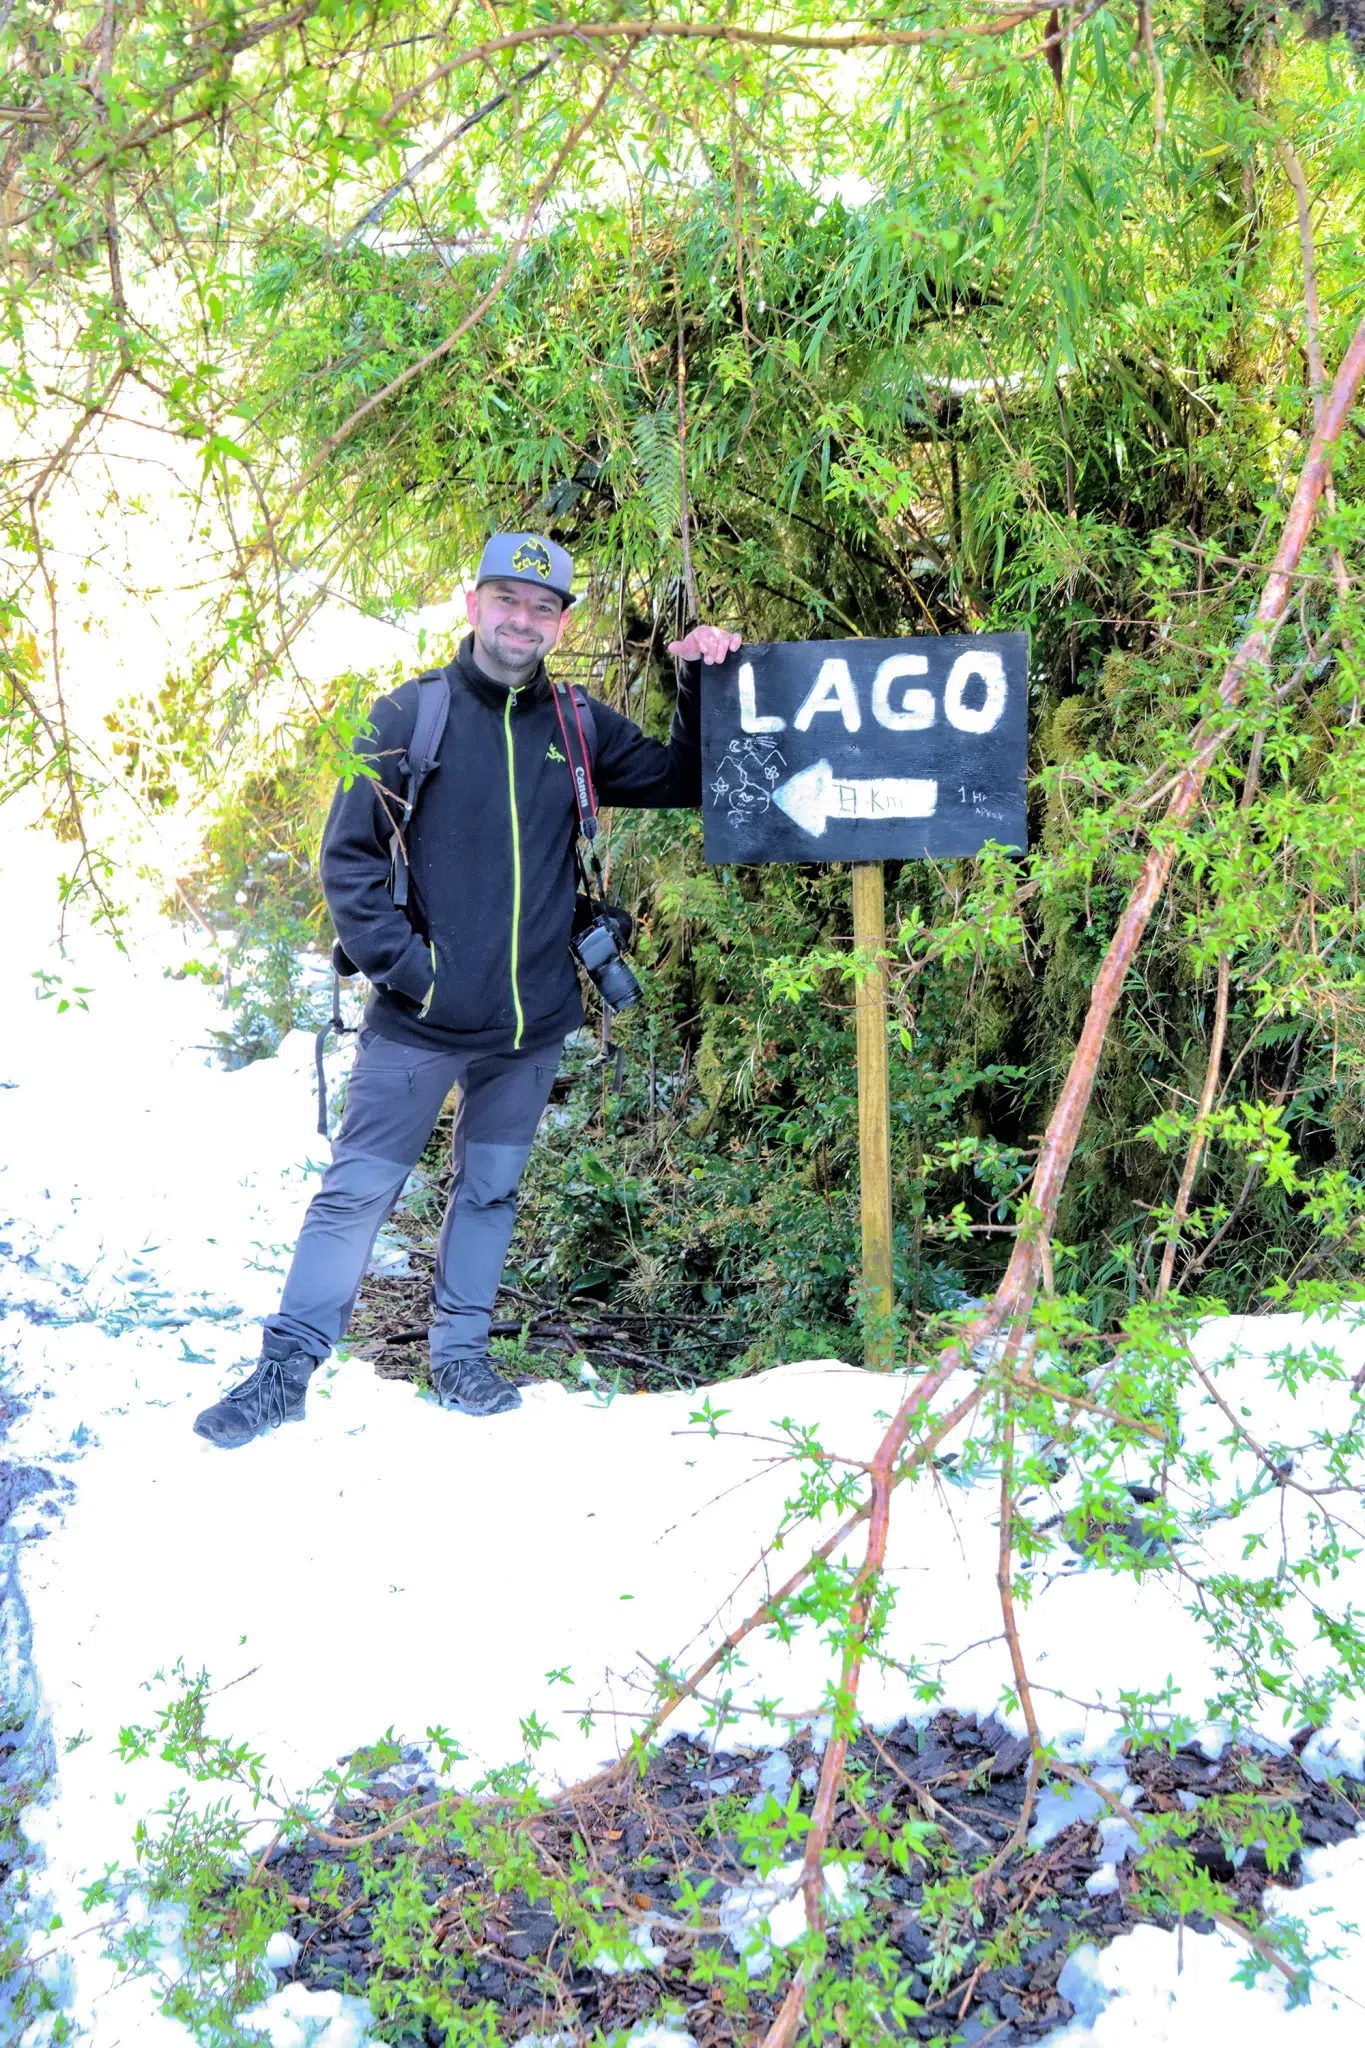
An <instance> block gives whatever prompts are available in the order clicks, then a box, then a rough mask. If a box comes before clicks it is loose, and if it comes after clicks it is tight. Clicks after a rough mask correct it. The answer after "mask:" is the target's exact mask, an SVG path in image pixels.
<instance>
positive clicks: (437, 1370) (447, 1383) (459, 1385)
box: [431, 1358, 521, 1415]
mask: <svg viewBox="0 0 1365 2048" xmlns="http://www.w3.org/2000/svg"><path fill="white" fill-rule="evenodd" d="M431 1384H432V1387H433V1388H434V1390H435V1394H436V1398H437V1400H438V1401H439V1402H440V1404H441V1406H442V1407H443V1408H458V1409H459V1411H460V1413H461V1415H502V1414H504V1413H505V1412H506V1411H507V1409H509V1408H520V1406H521V1395H520V1394H519V1393H518V1392H517V1390H516V1388H515V1387H512V1386H509V1385H508V1383H507V1381H506V1380H503V1379H499V1378H498V1375H497V1374H496V1373H495V1372H494V1370H493V1368H492V1366H491V1365H490V1364H489V1363H488V1360H487V1359H486V1358H457V1359H455V1360H454V1361H453V1362H452V1363H451V1364H449V1365H433V1366H432V1368H431Z"/></svg>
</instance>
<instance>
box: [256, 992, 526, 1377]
mask: <svg viewBox="0 0 1365 2048" xmlns="http://www.w3.org/2000/svg"><path fill="white" fill-rule="evenodd" d="M562 1050H563V1046H562V1043H556V1044H553V1045H548V1046H543V1047H541V1048H540V1049H539V1050H532V1051H528V1052H517V1053H483V1054H478V1053H447V1052H429V1051H427V1050H426V1048H425V1047H422V1046H414V1045H400V1044H398V1043H397V1042H396V1041H395V1040H394V1039H390V1038H383V1037H381V1036H380V1034H379V1033H378V1032H377V1031H374V1030H372V1029H371V1028H370V1026H369V1025H367V1024H362V1026H361V1027H360V1033H359V1036H358V1037H357V1039H356V1055H355V1065H354V1067H353V1068H352V1069H351V1079H350V1085H349V1087H348V1089H347V1094H346V1108H345V1111H344V1112H343V1115H342V1119H341V1129H340V1131H339V1133H338V1135H337V1138H336V1142H335V1144H334V1145H333V1147H332V1163H331V1165H330V1166H329V1167H328V1169H327V1171H326V1173H324V1175H323V1176H322V1186H321V1187H320V1188H319V1190H318V1192H317V1193H316V1194H315V1195H314V1197H313V1199H312V1201H311V1202H310V1203H309V1205H308V1213H307V1215H306V1216H305V1217H304V1219H303V1229H302V1230H301V1232H300V1233H299V1241H298V1245H297V1247H296V1249H295V1252H294V1262H293V1264H292V1265H291V1266H290V1268H289V1278H288V1279H287V1280H286V1281H285V1283H284V1294H283V1297H282V1298H281V1301H280V1307H279V1313H278V1314H277V1315H273V1316H270V1317H268V1318H267V1320H266V1325H265V1327H266V1330H267V1331H268V1332H269V1333H270V1334H271V1335H273V1336H279V1337H288V1338H292V1339H293V1341H294V1342H295V1343H296V1344H300V1345H302V1346H303V1348H304V1350H305V1351H307V1352H309V1353H311V1355H312V1356H313V1357H314V1358H317V1359H323V1358H326V1356H327V1354H328V1353H329V1352H330V1351H331V1350H332V1348H333V1346H334V1345H335V1344H336V1342H337V1339H338V1338H339V1337H341V1336H342V1335H343V1334H344V1332H345V1329H346V1326H347V1324H348V1323H349V1322H350V1320H351V1311H352V1309H353V1308H354V1307H355V1301H356V1296H357V1295H358V1294H359V1292H360V1283H361V1281H362V1280H363V1278H364V1277H365V1268H366V1266H367V1265H368V1264H369V1259H370V1252H371V1249H372V1247H373V1245H374V1240H375V1233H376V1232H377V1231H378V1229H379V1226H380V1224H381V1223H383V1222H384V1220H385V1218H386V1217H387V1216H388V1214H389V1211H390V1210H391V1209H392V1208H393V1205H394V1203H395V1202H396V1201H397V1200H398V1197H399V1195H400V1194H401V1193H402V1191H403V1184H404V1182H405V1181H406V1180H407V1177H408V1175H409V1173H410V1172H411V1171H412V1169H413V1167H414V1166H415V1165H416V1164H417V1161H418V1160H419V1159H420V1158H421V1156H422V1152H423V1150H424V1148H425V1146H426V1142H427V1139H428V1138H429V1137H430V1136H431V1133H432V1130H433V1129H434V1127H435V1124H436V1119H437V1117H438V1116H439V1115H440V1113H441V1107H442V1104H443V1103H444V1102H445V1099H446V1097H447V1095H448V1094H449V1093H450V1090H451V1089H452V1088H453V1087H457V1086H458V1088H459V1091H460V1100H459V1107H458V1109H457V1110H456V1113H455V1134H454V1144H453V1147H452V1155H453V1165H454V1169H455V1185H454V1187H453V1189H452V1190H451V1196H450V1203H449V1206H448V1208H447V1209H446V1213H445V1221H444V1223H443V1224H442V1225H441V1236H440V1241H439V1244H438V1246H437V1251H436V1275H435V1279H434V1282H433V1285H432V1300H433V1304H434V1309H435V1316H434V1320H433V1323H432V1328H431V1355H432V1361H433V1363H434V1364H436V1365H445V1364H448V1363H449V1362H450V1361H452V1360H454V1359H463V1358H479V1357H482V1355H483V1353H484V1352H485V1351H486V1350H487V1347H488V1324H489V1320H490V1318H491V1316H492V1312H493V1299H494V1296H495V1295H496V1294H497V1291H498V1282H499V1280H500V1279H501V1278H502V1268H503V1262H504V1261H505V1259H506V1257H507V1247H508V1245H509V1244H510V1243H511V1239H512V1226H513V1224H514V1223H515V1222H516V1220H517V1184H518V1182H519V1181H520V1179H521V1174H522V1168H523V1167H524V1166H525V1164H526V1161H527V1158H528V1156H529V1155H530V1151H531V1143H532V1140H533V1139H534V1137H535V1134H536V1126H537V1125H538V1124H539V1122H540V1117H541V1112H542V1111H543V1109H544V1107H545V1104H546V1103H547V1102H548V1100H549V1097H550V1084H551V1082H552V1081H553V1080H554V1077H555V1073H556V1070H557V1069H558V1066H559V1055H560V1053H561V1051H562Z"/></svg>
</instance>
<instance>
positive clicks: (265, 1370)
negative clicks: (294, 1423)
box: [223, 1358, 296, 1425]
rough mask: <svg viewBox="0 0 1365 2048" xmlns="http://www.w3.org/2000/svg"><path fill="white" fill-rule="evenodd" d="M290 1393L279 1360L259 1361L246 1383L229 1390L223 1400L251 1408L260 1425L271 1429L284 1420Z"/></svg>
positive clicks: (267, 1359)
mask: <svg viewBox="0 0 1365 2048" xmlns="http://www.w3.org/2000/svg"><path fill="white" fill-rule="evenodd" d="M294 1391H296V1390H295V1389H293V1388H292V1387H291V1386H290V1384H289V1381H288V1380H287V1379H286V1377H285V1371H284V1367H283V1365H282V1364H281V1362H280V1360H279V1359H278V1358H263V1359H262V1360H261V1362H260V1364H259V1365H258V1366H257V1367H256V1370H255V1371H254V1372H253V1373H252V1375H251V1377H250V1379H246V1380H243V1381H242V1384H241V1386H240V1387H232V1388H230V1389H229V1390H228V1392H227V1393H226V1394H224V1396H223V1399H224V1400H225V1401H235V1402H238V1403H240V1404H241V1405H242V1406H243V1407H247V1406H250V1407H253V1408H254V1409H255V1410H256V1412H257V1414H258V1415H259V1416H260V1418H261V1419H262V1420H263V1421H266V1422H269V1423H271V1424H272V1425H274V1424H278V1423H282V1422H284V1421H285V1420H286V1419H287V1417H288V1412H289V1396H290V1394H291V1392H294Z"/></svg>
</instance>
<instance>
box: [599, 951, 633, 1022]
mask: <svg viewBox="0 0 1365 2048" xmlns="http://www.w3.org/2000/svg"><path fill="white" fill-rule="evenodd" d="M589 971H590V972H591V973H592V979H593V986H594V987H595V988H596V990H597V993H598V995H599V996H601V998H602V1000H603V1002H604V1003H606V1004H607V1005H608V1007H609V1008H611V1009H613V1010H628V1009H629V1008H630V1006H631V1004H632V1003H638V1002H639V1000H640V984H639V982H638V981H637V980H636V979H635V976H634V975H633V974H632V973H631V971H630V969H629V968H628V967H627V965H626V963H625V961H624V960H622V959H620V958H619V957H618V958H617V959H615V960H607V961H605V962H604V963H603V964H602V966H601V967H598V968H596V969H595V970H592V969H590V970H589Z"/></svg>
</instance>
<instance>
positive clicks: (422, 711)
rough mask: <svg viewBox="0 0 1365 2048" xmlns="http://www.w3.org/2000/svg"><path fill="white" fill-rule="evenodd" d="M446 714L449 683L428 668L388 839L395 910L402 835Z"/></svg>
mask: <svg viewBox="0 0 1365 2048" xmlns="http://www.w3.org/2000/svg"><path fill="white" fill-rule="evenodd" d="M449 715H450V682H449V679H448V677H447V676H446V672H445V670H444V669H441V668H429V669H427V670H425V671H424V673H423V674H422V675H420V676H418V678H417V718H416V721H415V723H414V725H413V728H412V738H411V739H410V740H409V741H408V745H407V752H406V753H405V754H404V756H403V759H402V761H401V762H400V763H399V776H400V778H401V803H402V810H401V814H400V816H399V819H398V822H397V823H396V824H395V826H394V828H393V835H392V837H391V838H390V840H389V858H390V860H391V862H392V870H393V900H394V903H395V904H396V905H397V907H398V908H399V909H400V910H402V909H404V908H406V905H407V900H408V850H407V845H406V843H405V841H404V837H403V835H404V833H405V832H406V830H407V828H408V826H409V824H410V823H411V821H412V814H413V811H414V810H415V809H416V807H417V799H418V797H419V796H420V795H421V793H422V784H423V783H424V782H425V781H426V779H427V777H428V776H429V775H430V774H431V772H432V770H433V768H439V766H440V765H441V764H440V762H439V761H438V759H437V757H436V749H437V748H438V747H439V746H440V744H441V735H442V734H443V733H444V731H445V729H446V719H447V718H448V717H449Z"/></svg>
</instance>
